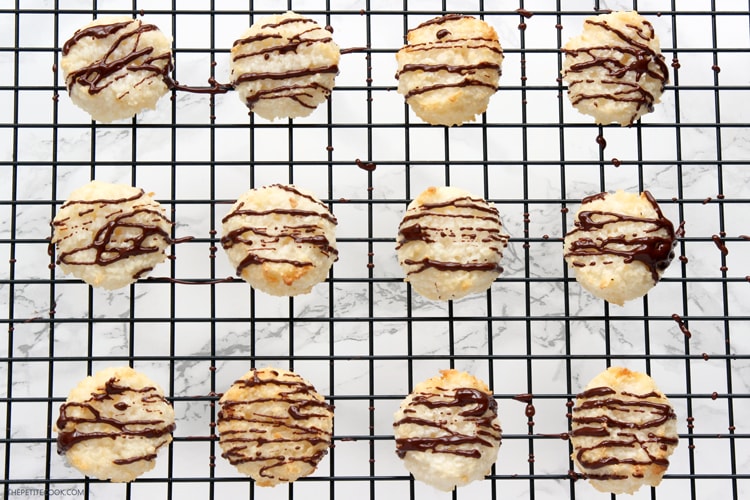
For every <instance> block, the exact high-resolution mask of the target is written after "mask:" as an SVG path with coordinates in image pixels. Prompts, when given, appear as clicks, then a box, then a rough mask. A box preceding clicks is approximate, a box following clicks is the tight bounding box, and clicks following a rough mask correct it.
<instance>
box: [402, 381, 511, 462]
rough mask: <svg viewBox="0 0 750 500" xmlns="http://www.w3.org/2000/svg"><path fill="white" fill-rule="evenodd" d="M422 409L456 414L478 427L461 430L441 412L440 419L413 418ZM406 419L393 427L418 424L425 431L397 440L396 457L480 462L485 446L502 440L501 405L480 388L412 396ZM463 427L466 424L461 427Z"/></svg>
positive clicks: (488, 446)
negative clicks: (415, 455) (429, 455)
mask: <svg viewBox="0 0 750 500" xmlns="http://www.w3.org/2000/svg"><path fill="white" fill-rule="evenodd" d="M418 407H424V408H427V409H432V410H434V409H443V408H444V409H446V411H447V412H449V413H454V414H455V417H453V418H455V419H456V420H458V419H459V417H461V420H463V422H471V423H473V424H474V426H473V427H474V431H473V432H472V433H463V432H459V431H457V430H456V429H455V428H454V427H455V425H454V424H452V423H451V422H450V420H451V417H449V416H447V415H446V414H444V413H442V412H441V417H440V418H439V419H434V420H433V419H429V420H428V419H425V418H420V417H416V416H413V415H414V414H416V413H417V412H418V411H420V410H418V409H417V408H418ZM403 413H404V416H403V417H402V418H400V419H399V420H397V421H395V422H394V424H393V426H394V427H399V426H401V425H407V424H412V425H417V426H419V427H420V428H421V429H422V430H421V431H419V434H420V435H419V436H417V437H408V438H397V439H396V454H397V455H398V456H399V457H400V458H404V457H405V456H406V454H407V453H408V452H410V451H415V452H430V453H442V454H449V455H457V456H461V457H467V458H474V459H479V458H480V457H481V456H482V451H481V448H482V447H487V448H493V447H495V446H498V445H499V443H500V440H501V429H500V425H499V424H498V423H497V402H496V401H495V399H494V398H493V397H492V396H491V395H489V394H486V393H484V392H482V391H479V390H477V389H472V388H467V387H462V388H456V389H452V390H445V391H444V393H443V394H434V393H427V392H424V393H417V394H415V395H413V396H412V397H411V400H410V401H409V404H408V406H407V407H406V408H405V409H404V411H403ZM461 425H462V426H463V424H461Z"/></svg>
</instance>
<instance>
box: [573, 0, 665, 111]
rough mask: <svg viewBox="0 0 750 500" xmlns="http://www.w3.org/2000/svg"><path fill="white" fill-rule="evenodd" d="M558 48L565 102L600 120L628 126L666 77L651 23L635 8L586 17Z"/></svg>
mask: <svg viewBox="0 0 750 500" xmlns="http://www.w3.org/2000/svg"><path fill="white" fill-rule="evenodd" d="M563 52H565V60H564V61H563V69H562V76H563V79H564V80H565V82H567V84H568V97H570V102H571V103H572V104H573V106H574V107H575V108H576V109H577V110H578V111H580V112H581V113H584V114H587V115H591V116H593V117H594V119H595V120H596V123H599V124H603V125H606V124H609V123H619V124H620V125H623V126H624V125H631V124H632V123H633V122H635V121H636V120H638V119H639V118H640V117H641V116H643V115H645V114H646V113H650V112H651V111H653V107H654V104H656V103H658V102H659V100H660V98H661V95H662V93H663V92H664V85H665V84H666V83H667V82H668V81H669V71H668V70H667V65H666V64H665V62H664V56H662V55H661V49H660V47H659V38H658V37H657V36H656V33H655V32H654V27H653V25H652V24H651V23H650V22H648V21H647V20H646V19H645V18H644V17H643V16H641V15H640V14H638V13H637V12H633V11H628V12H612V13H610V14H600V15H598V16H593V17H588V18H586V20H585V21H584V24H583V32H582V33H581V34H580V35H579V36H576V37H573V38H571V39H570V40H568V42H567V43H566V44H565V46H564V47H563Z"/></svg>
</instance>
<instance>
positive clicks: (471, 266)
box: [396, 196, 508, 275]
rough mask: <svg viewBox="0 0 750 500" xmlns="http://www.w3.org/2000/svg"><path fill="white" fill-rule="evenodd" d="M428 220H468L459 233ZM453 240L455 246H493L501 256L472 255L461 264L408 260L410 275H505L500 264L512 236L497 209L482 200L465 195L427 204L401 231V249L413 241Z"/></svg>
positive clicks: (405, 220)
mask: <svg viewBox="0 0 750 500" xmlns="http://www.w3.org/2000/svg"><path fill="white" fill-rule="evenodd" d="M425 218H443V219H459V220H466V223H465V225H462V226H460V227H459V228H458V231H457V232H456V231H454V230H453V229H449V228H447V227H443V226H430V225H427V224H426V222H425ZM441 239H443V240H445V239H449V240H452V241H453V242H454V244H457V245H460V244H466V243H482V244H489V245H491V248H492V250H493V252H494V254H495V255H496V256H497V259H494V260H471V259H472V257H471V255H466V258H465V259H464V260H461V261H449V262H445V261H439V260H435V259H431V258H429V257H423V258H422V259H419V260H413V259H405V260H404V262H403V263H404V264H406V265H409V266H414V267H413V268H412V269H410V270H409V271H408V273H407V274H408V275H411V274H416V273H420V272H422V271H425V270H427V269H431V268H432V269H437V270H440V271H467V272H471V271H489V272H496V273H498V274H499V273H501V272H502V271H503V269H502V267H501V266H500V265H499V261H500V258H502V255H503V249H504V248H505V247H506V246H507V244H508V235H507V234H505V233H503V232H502V224H501V222H500V218H499V215H498V211H497V209H496V208H495V207H493V206H491V205H489V204H487V202H486V201H484V200H483V199H481V198H472V197H470V196H463V197H459V198H453V199H450V200H447V201H444V202H437V203H423V204H421V205H419V206H417V207H416V208H414V209H411V210H410V211H408V212H407V213H406V215H405V216H404V218H403V220H402V221H401V225H400V226H399V232H398V243H397V247H396V248H397V249H399V248H401V247H403V246H404V245H407V244H409V243H411V242H423V243H427V244H429V243H435V242H436V241H438V240H441Z"/></svg>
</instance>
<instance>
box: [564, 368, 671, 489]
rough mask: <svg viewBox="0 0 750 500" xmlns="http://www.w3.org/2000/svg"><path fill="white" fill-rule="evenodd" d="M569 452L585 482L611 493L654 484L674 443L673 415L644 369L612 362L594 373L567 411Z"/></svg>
mask: <svg viewBox="0 0 750 500" xmlns="http://www.w3.org/2000/svg"><path fill="white" fill-rule="evenodd" d="M571 420H572V424H571V427H572V430H571V432H570V441H571V443H572V444H573V454H572V455H571V457H572V458H573V461H574V462H575V464H576V466H577V467H578V469H579V470H580V471H581V472H583V473H584V474H585V476H586V477H587V478H588V480H589V482H590V483H591V485H592V486H593V487H594V488H596V489H597V490H599V491H603V492H609V493H614V494H621V493H635V492H636V491H637V490H638V489H639V488H640V487H641V486H643V485H649V486H658V485H659V483H660V482H661V479H662V476H663V475H664V473H665V472H666V470H667V467H668V466H669V460H668V459H669V456H670V455H671V454H672V452H673V451H674V449H675V448H676V447H677V443H678V435H677V418H676V416H675V413H674V410H673V409H672V405H671V403H670V402H669V400H668V399H667V397H666V396H665V395H664V394H663V393H662V392H661V391H660V390H659V389H658V388H657V387H656V383H655V382H654V380H653V379H652V378H651V377H649V376H648V375H646V374H645V373H640V372H634V371H630V370H628V369H627V368H621V367H612V368H609V369H607V370H606V371H604V372H602V373H600V374H599V375H597V376H596V377H594V378H593V379H592V380H591V382H589V384H588V385H587V386H586V388H585V390H584V391H583V392H582V393H581V394H579V395H578V397H577V399H576V404H575V406H574V407H573V411H572V418H571Z"/></svg>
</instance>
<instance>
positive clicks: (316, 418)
mask: <svg viewBox="0 0 750 500" xmlns="http://www.w3.org/2000/svg"><path fill="white" fill-rule="evenodd" d="M261 373H262V375H261ZM261 373H259V371H258V370H252V371H251V372H250V373H249V374H248V376H246V377H243V378H242V379H240V380H237V381H236V382H235V386H234V387H233V388H232V390H233V391H234V390H240V391H248V390H249V391H254V390H257V393H253V392H251V393H250V394H249V395H248V399H243V400H240V399H230V398H229V397H228V395H226V394H225V396H224V397H222V399H221V401H220V402H219V404H220V406H221V410H220V411H219V414H218V425H219V432H220V434H221V441H220V442H221V445H222V449H223V450H224V451H223V453H222V457H224V458H226V459H227V460H228V461H229V462H230V463H231V464H233V465H241V464H246V463H251V462H259V463H261V464H262V465H261V466H260V470H259V474H260V476H261V477H263V478H267V479H276V474H277V473H276V472H275V471H274V469H276V468H278V467H282V466H288V465H289V464H292V463H295V462H297V463H301V464H304V465H306V466H307V467H309V468H310V470H314V469H315V467H316V466H317V464H318V462H320V460H321V459H322V458H323V457H324V456H325V455H326V454H327V453H328V448H329V447H330V446H331V433H330V430H324V429H323V428H321V427H322V426H323V425H324V422H325V421H326V420H329V419H332V418H333V407H332V406H331V405H329V404H327V403H326V402H325V401H324V400H323V399H322V398H321V396H320V395H319V394H318V393H317V392H316V391H315V388H314V387H313V386H312V385H310V384H308V383H306V382H305V381H304V380H303V379H302V378H300V377H298V376H296V375H294V374H285V375H281V374H280V373H279V372H278V371H276V370H272V369H265V370H262V371H261ZM261 394H264V395H266V396H264V397H259V396H260V395H261ZM272 407H273V408H274V409H273V410H272V409H271V408H272ZM279 408H281V409H279ZM301 443H308V444H309V445H310V447H312V449H309V448H308V449H306V450H304V449H302V448H301V447H300V444H301ZM280 448H281V449H282V452H280V451H279V449H280ZM305 448H307V447H305ZM279 479H280V480H283V479H281V478H279Z"/></svg>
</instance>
